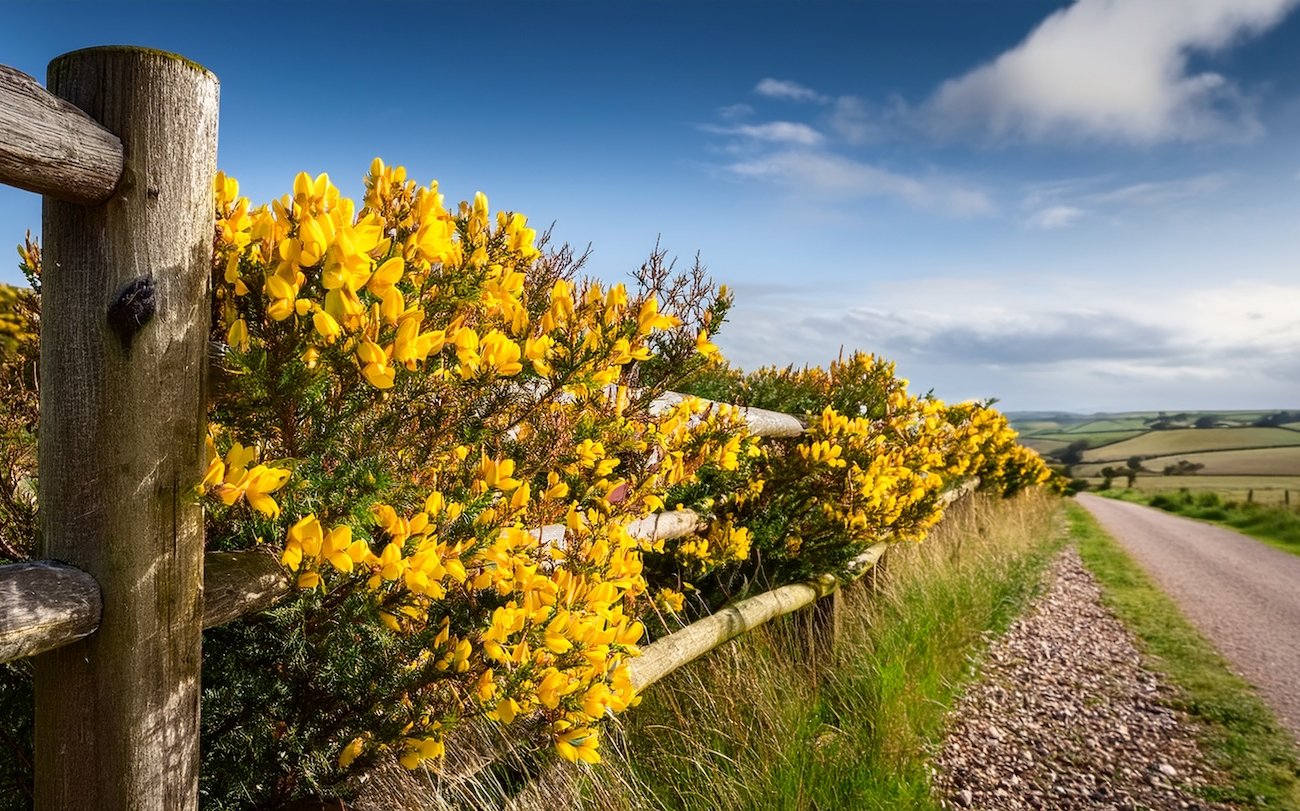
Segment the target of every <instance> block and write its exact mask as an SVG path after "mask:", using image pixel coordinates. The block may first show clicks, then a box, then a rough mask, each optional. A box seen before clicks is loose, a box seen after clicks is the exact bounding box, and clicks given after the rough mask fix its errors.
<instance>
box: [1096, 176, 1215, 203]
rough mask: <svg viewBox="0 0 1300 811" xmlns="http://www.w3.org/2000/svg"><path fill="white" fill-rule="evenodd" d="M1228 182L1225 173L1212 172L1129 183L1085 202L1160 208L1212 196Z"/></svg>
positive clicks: (1099, 193)
mask: <svg viewBox="0 0 1300 811" xmlns="http://www.w3.org/2000/svg"><path fill="white" fill-rule="evenodd" d="M1229 182H1230V178H1229V177H1228V175H1227V174H1225V173H1222V172H1214V173H1211V174H1206V175H1197V176H1195V177H1188V178H1181V179H1178V180H1160V181H1147V182H1144V183H1131V184H1129V185H1127V186H1121V187H1119V188H1117V189H1111V190H1109V191H1103V192H1097V193H1094V194H1092V195H1090V196H1089V199H1090V200H1092V201H1093V202H1095V203H1102V204H1105V203H1123V204H1126V205H1134V206H1148V207H1150V206H1163V205H1168V204H1170V203H1178V202H1182V201H1184V200H1190V199H1193V198H1197V197H1203V196H1205V195H1207V194H1213V193H1214V192H1216V191H1219V190H1220V189H1222V188H1223V187H1224V186H1227V185H1228V183H1229Z"/></svg>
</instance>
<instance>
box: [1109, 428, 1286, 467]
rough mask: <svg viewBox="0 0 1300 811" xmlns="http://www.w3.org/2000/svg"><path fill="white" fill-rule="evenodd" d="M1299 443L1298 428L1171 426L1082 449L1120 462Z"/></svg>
mask: <svg viewBox="0 0 1300 811" xmlns="http://www.w3.org/2000/svg"><path fill="white" fill-rule="evenodd" d="M1287 445H1300V431H1289V430H1287V429H1286V428H1254V427H1243V428H1175V429H1172V430H1167V431H1147V432H1146V433H1144V434H1141V435H1139V436H1135V437H1133V438H1131V439H1126V440H1124V441H1123V442H1115V443H1113V444H1110V445H1106V446H1104V447H1100V448H1096V449H1093V450H1088V451H1085V452H1084V454H1083V461H1085V462H1106V461H1118V462H1123V461H1124V460H1126V459H1128V458H1129V457H1130V456H1147V457H1154V456H1169V455H1171V454H1187V453H1197V452H1199V451H1222V450H1233V449H1242V448H1273V447H1280V446H1287Z"/></svg>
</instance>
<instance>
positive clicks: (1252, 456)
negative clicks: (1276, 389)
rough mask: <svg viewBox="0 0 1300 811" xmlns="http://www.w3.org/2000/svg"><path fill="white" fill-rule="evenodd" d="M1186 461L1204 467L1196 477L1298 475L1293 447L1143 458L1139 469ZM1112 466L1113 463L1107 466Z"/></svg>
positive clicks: (1094, 471)
mask: <svg viewBox="0 0 1300 811" xmlns="http://www.w3.org/2000/svg"><path fill="white" fill-rule="evenodd" d="M1179 460H1186V461H1188V462H1191V463H1193V464H1198V465H1204V466H1205V467H1204V468H1203V469H1201V470H1199V471H1197V473H1196V476H1198V477H1200V476H1300V448H1297V447H1296V446H1294V445H1291V446H1284V447H1275V448H1249V449H1232V450H1226V451H1207V452H1204V453H1180V454H1173V455H1171V456H1155V457H1152V458H1150V459H1145V460H1143V462H1142V466H1143V467H1145V468H1147V469H1148V470H1150V471H1151V472H1152V473H1154V474H1159V473H1160V472H1161V471H1163V470H1164V469H1165V468H1166V467H1168V466H1169V465H1173V464H1177V463H1178V461H1179ZM1110 464H1112V465H1113V463H1110ZM1106 465H1107V463H1106V462H1097V463H1094V464H1090V465H1079V466H1078V467H1077V468H1076V469H1075V474H1076V475H1084V476H1098V475H1101V468H1103V467H1106Z"/></svg>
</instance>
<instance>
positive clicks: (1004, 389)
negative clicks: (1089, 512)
mask: <svg viewBox="0 0 1300 811" xmlns="http://www.w3.org/2000/svg"><path fill="white" fill-rule="evenodd" d="M808 282H809V283H807V284H805V285H804V287H803V288H802V289H801V290H798V291H790V292H786V293H782V294H781V295H780V296H778V297H763V296H747V295H744V290H743V289H742V291H741V294H739V295H738V298H737V308H736V310H735V311H734V312H733V314H732V317H731V318H730V319H729V322H728V324H727V326H726V327H725V328H724V329H723V332H722V335H721V339H720V342H721V345H722V347H723V350H724V352H726V353H727V356H728V357H729V358H731V359H733V360H734V361H735V362H736V363H737V364H738V365H740V366H742V367H743V368H755V367H757V366H760V365H764V364H776V365H780V366H784V365H786V364H791V363H793V364H796V365H802V364H805V363H814V364H825V363H826V362H827V361H828V360H829V359H830V358H833V357H835V356H836V354H837V353H838V352H839V350H840V348H841V347H844V348H845V349H846V350H847V351H853V350H854V349H862V350H864V351H870V352H875V353H877V354H881V355H883V356H885V357H887V358H890V359H892V360H896V361H897V362H898V364H899V367H898V368H899V373H900V374H902V375H903V376H905V377H908V378H910V379H911V380H913V381H914V383H915V385H914V388H915V389H918V390H921V391H924V390H926V389H928V388H931V387H935V388H936V393H937V394H938V395H939V396H940V397H943V398H945V399H952V400H959V399H965V398H974V397H989V396H992V397H998V398H1001V399H1002V400H1003V401H1004V404H1005V406H1006V407H1008V408H1013V409H1023V408H1069V409H1083V410H1090V409H1093V408H1100V409H1110V410H1124V409H1131V408H1144V407H1152V408H1168V407H1173V408H1197V407H1202V408H1228V407H1236V408H1252V407H1260V408H1271V407H1279V408H1280V407H1288V408H1290V407H1295V387H1294V381H1295V375H1296V374H1300V316H1297V315H1296V313H1300V285H1296V284H1292V283H1263V282H1236V283H1228V284H1208V285H1204V286H1194V285H1191V284H1182V285H1177V284H1165V285H1159V284H1147V285H1145V286H1144V285H1142V284H1141V283H1140V282H1139V283H1134V284H1130V285H1121V286H1117V285H1115V284H1114V282H1113V281H1111V280H1107V279H1095V280H1094V279H1079V278H1069V277H1057V276H1053V275H1052V274H1048V273H1042V274H1039V275H1038V276H1036V277H1035V283H1034V284H1033V285H1028V284H1026V283H1025V280H1024V279H1016V278H1011V277H1006V278H1000V279H999V278H993V277H992V276H983V277H978V278H973V277H968V276H967V277H960V278H947V277H931V278H924V279H913V280H909V281H901V282H895V283H888V284H878V285H874V286H873V287H871V288H870V289H863V288H862V287H857V288H856V291H857V292H856V296H854V297H848V296H846V295H845V291H844V290H843V289H842V288H839V287H837V289H836V292H834V293H833V294H830V293H827V292H825V287H826V285H825V283H823V284H822V285H820V286H819V285H818V284H815V283H814V282H816V280H808Z"/></svg>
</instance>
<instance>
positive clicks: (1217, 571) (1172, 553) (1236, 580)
mask: <svg viewBox="0 0 1300 811" xmlns="http://www.w3.org/2000/svg"><path fill="white" fill-rule="evenodd" d="M1077 498H1078V502H1079V504H1080V506H1082V507H1084V508H1086V509H1087V510H1088V511H1089V512H1091V513H1092V514H1093V515H1094V516H1095V517H1096V518H1097V520H1098V522H1100V524H1101V525H1102V527H1104V528H1105V530H1106V532H1108V533H1110V535H1111V536H1112V537H1113V538H1115V540H1116V541H1118V542H1119V543H1120V545H1121V546H1123V547H1124V549H1125V550H1127V551H1128V553H1129V554H1130V555H1132V556H1133V558H1134V559H1135V560H1137V562H1138V563H1139V564H1140V565H1141V566H1142V568H1144V569H1146V571H1147V573H1149V574H1150V575H1151V577H1152V578H1154V579H1155V581H1156V582H1157V583H1158V584H1159V585H1160V587H1161V588H1162V589H1163V590H1164V591H1165V593H1166V594H1168V595H1169V596H1170V597H1172V598H1173V600H1174V602H1176V603H1177V604H1178V607H1179V608H1180V609H1182V611H1183V614H1185V615H1186V616H1187V618H1188V619H1189V620H1191V622H1192V624H1193V625H1195V626H1196V627H1197V629H1198V630H1200V632H1201V633H1202V634H1204V635H1205V636H1206V637H1207V638H1208V639H1209V640H1210V642H1211V643H1213V644H1214V646H1215V647H1216V648H1218V649H1219V652H1220V653H1222V654H1223V655H1224V657H1225V658H1227V660H1228V661H1229V662H1230V663H1231V665H1232V667H1233V669H1234V670H1236V671H1237V672H1238V673H1239V674H1240V675H1241V676H1242V677H1244V678H1245V679H1246V680H1247V681H1249V682H1250V683H1251V684H1254V685H1255V686H1256V687H1257V688H1258V689H1259V692H1260V695H1261V697H1263V699H1264V701H1265V702H1267V703H1268V704H1269V706H1271V707H1272V708H1273V711H1274V713H1275V714H1276V715H1277V718H1278V721H1279V722H1280V723H1281V724H1282V725H1283V726H1285V727H1286V728H1287V729H1288V730H1290V731H1291V734H1292V735H1293V736H1295V737H1296V739H1297V740H1300V557H1297V556H1295V555H1291V554H1288V553H1286V552H1283V551H1281V550H1279V549H1274V548H1273V547H1271V546H1268V545H1266V544H1263V543H1260V542H1259V541H1257V540H1255V539H1253V538H1248V537H1246V536H1245V535H1242V534H1241V533H1238V532H1233V531H1232V530H1228V529H1223V528H1221V527H1216V526H1211V525H1209V524H1203V523H1201V522H1199V521H1193V520H1191V519H1189V518H1183V517H1182V516H1177V515H1170V514H1168V513H1165V512H1162V511H1160V510H1157V509H1153V508H1151V507H1144V506H1142V505H1140V504H1130V503H1128V502H1124V501H1115V500H1113V499H1108V498H1101V497H1098V496H1092V495H1088V494H1086V493H1080V494H1079V495H1078V496H1077Z"/></svg>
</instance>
